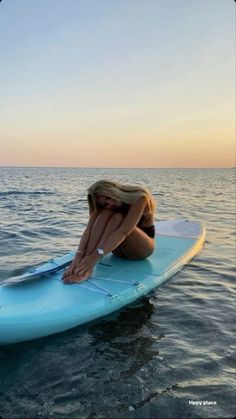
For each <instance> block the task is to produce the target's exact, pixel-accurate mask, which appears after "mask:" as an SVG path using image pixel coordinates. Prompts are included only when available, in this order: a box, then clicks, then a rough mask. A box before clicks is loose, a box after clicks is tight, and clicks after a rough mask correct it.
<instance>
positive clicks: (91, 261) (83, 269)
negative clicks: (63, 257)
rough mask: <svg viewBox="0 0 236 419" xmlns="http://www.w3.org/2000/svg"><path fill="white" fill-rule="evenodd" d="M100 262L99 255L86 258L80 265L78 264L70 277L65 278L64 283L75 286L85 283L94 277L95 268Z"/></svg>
mask: <svg viewBox="0 0 236 419" xmlns="http://www.w3.org/2000/svg"><path fill="white" fill-rule="evenodd" d="M98 260H99V255H97V254H93V255H90V256H85V257H84V258H83V259H82V261H81V262H80V264H79V265H78V264H76V266H75V267H74V268H73V269H72V271H71V274H70V275H67V276H66V277H63V279H64V282H65V283H67V284H73V283H78V282H81V281H85V279H88V278H89V277H90V276H91V275H92V271H93V268H94V266H95V265H96V262H97V261H98ZM72 263H73V262H72ZM69 268H70V266H69Z"/></svg>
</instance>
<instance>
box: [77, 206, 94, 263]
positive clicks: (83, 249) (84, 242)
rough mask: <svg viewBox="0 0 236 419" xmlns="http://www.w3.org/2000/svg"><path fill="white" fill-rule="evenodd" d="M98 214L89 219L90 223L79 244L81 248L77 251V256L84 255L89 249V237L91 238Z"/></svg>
mask: <svg viewBox="0 0 236 419" xmlns="http://www.w3.org/2000/svg"><path fill="white" fill-rule="evenodd" d="M96 217H97V214H96V213H95V212H93V213H92V214H90V217H89V221H88V224H87V226H86V228H85V230H84V232H83V234H82V236H81V238H80V242H79V246H78V250H77V252H76V253H77V254H82V255H84V254H85V252H86V249H87V245H88V241H89V237H90V233H91V230H92V227H93V224H94V222H95V220H96Z"/></svg>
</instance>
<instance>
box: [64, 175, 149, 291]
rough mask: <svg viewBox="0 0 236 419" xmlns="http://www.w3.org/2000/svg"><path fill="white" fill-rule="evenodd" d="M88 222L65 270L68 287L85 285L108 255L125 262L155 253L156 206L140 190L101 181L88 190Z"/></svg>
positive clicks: (142, 190)
mask: <svg viewBox="0 0 236 419" xmlns="http://www.w3.org/2000/svg"><path fill="white" fill-rule="evenodd" d="M88 205H89V214H90V218H89V222H88V224H87V227H86V229H85V231H84V233H83V234H82V237H81V240H80V244H79V247H78V250H77V252H76V254H75V257H74V260H73V261H72V263H71V264H70V266H69V267H68V268H67V269H66V271H65V273H64V275H63V280H64V282H65V283H67V284H71V283H76V282H80V281H84V280H85V279H87V278H89V277H90V276H91V274H92V271H93V268H94V266H95V265H96V263H97V262H98V261H99V259H100V258H101V257H103V256H104V255H106V254H107V253H109V252H112V253H113V254H114V255H115V256H118V257H121V258H126V259H144V258H147V257H148V256H150V255H151V254H152V253H153V251H154V244H155V240H154V236H155V227H154V211H155V202H154V199H153V197H152V195H151V194H150V192H149V191H148V190H147V189H146V188H143V187H141V186H132V185H123V184H121V183H119V182H113V181H109V180H100V181H98V182H96V183H94V184H93V185H92V186H91V187H90V188H89V190H88Z"/></svg>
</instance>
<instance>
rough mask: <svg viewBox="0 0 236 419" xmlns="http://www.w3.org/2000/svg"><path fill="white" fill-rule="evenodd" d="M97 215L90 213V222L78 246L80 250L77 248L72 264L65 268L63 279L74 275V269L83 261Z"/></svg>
mask: <svg viewBox="0 0 236 419" xmlns="http://www.w3.org/2000/svg"><path fill="white" fill-rule="evenodd" d="M96 217H97V215H96V214H95V213H92V214H90V217H89V221H88V224H87V226H86V228H85V230H84V232H83V234H82V236H81V239H80V242H79V246H78V250H77V252H76V254H75V257H74V259H73V260H72V262H71V264H70V265H69V266H68V268H67V269H66V270H65V272H64V274H63V279H65V278H67V277H68V276H70V275H72V274H73V273H74V270H75V269H76V268H78V266H79V264H80V262H81V261H82V259H83V257H84V255H85V253H86V249H87V244H88V240H89V236H90V233H91V230H92V227H93V224H94V221H95V220H96Z"/></svg>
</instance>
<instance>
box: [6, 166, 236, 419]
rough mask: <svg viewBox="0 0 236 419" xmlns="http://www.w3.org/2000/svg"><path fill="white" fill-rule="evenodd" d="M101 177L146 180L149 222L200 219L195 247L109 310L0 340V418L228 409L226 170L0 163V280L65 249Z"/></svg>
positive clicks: (231, 332) (230, 178)
mask: <svg viewBox="0 0 236 419" xmlns="http://www.w3.org/2000/svg"><path fill="white" fill-rule="evenodd" d="M102 178H106V179H116V180H119V181H122V182H128V183H135V184H136V183H140V184H144V185H146V186H147V187H148V188H149V189H150V190H151V192H152V193H153V195H154V197H155V199H156V202H157V212H156V219H157V220H168V219H173V218H187V219H191V220H195V221H199V222H201V223H203V224H204V225H205V227H206V230H207V238H206V243H205V246H204V248H203V250H202V252H201V253H200V254H199V255H198V256H197V257H195V258H194V259H193V260H192V261H191V262H190V263H189V264H188V265H187V266H186V267H185V268H184V269H183V270H181V271H180V272H179V273H177V274H176V275H175V276H174V277H172V278H171V279H170V280H168V281H167V282H166V283H165V284H163V285H162V286H161V287H159V288H157V289H156V290H154V291H153V292H152V293H150V294H148V295H147V296H145V297H143V298H141V299H140V300H138V301H137V302H136V303H135V304H132V305H130V306H128V307H126V308H124V309H123V310H121V311H119V312H117V313H115V314H113V315H111V316H108V317H106V318H103V319H101V320H98V321H95V322H93V323H90V324H87V325H84V326H82V327H77V328H74V329H71V330H69V331H67V332H65V333H61V334H58V335H53V336H49V337H46V338H43V339H38V340H34V341H31V342H24V343H20V344H15V345H9V346H5V347H1V348H0V417H1V418H2V419H14V418H19V419H22V418H29V419H31V418H88V419H89V418H106V419H109V418H125V419H126V418H138V419H142V418H154V419H156V418H181V419H184V418H233V417H234V416H235V414H236V404H235V398H234V396H235V394H236V392H235V383H236V380H235V373H236V370H235V366H236V352H235V349H236V340H235V324H236V319H235V317H236V316H235V311H236V310H235V294H236V292H235V251H236V246H235V239H236V233H235V170H234V169H118V168H115V169H113V168H111V169H101V168H99V169H95V168H81V169H80V168H65V169H64V168H16V167H14V168H10V167H9V168H8V167H2V168H0V258H1V263H0V281H2V280H4V279H6V278H8V277H10V276H13V275H17V274H20V273H23V272H24V270H25V269H26V268H30V267H32V266H35V265H37V264H40V263H42V262H43V261H46V260H48V259H51V258H53V257H55V256H60V255H63V254H64V253H67V252H68V251H70V250H72V249H76V247H77V244H78V242H79V238H80V236H81V234H82V232H83V230H84V228H85V225H86V222H87V220H88V208H87V201H86V191H87V188H88V187H89V186H90V185H91V184H92V183H94V182H95V181H97V180H99V179H102ZM0 333H1V331H0Z"/></svg>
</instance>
